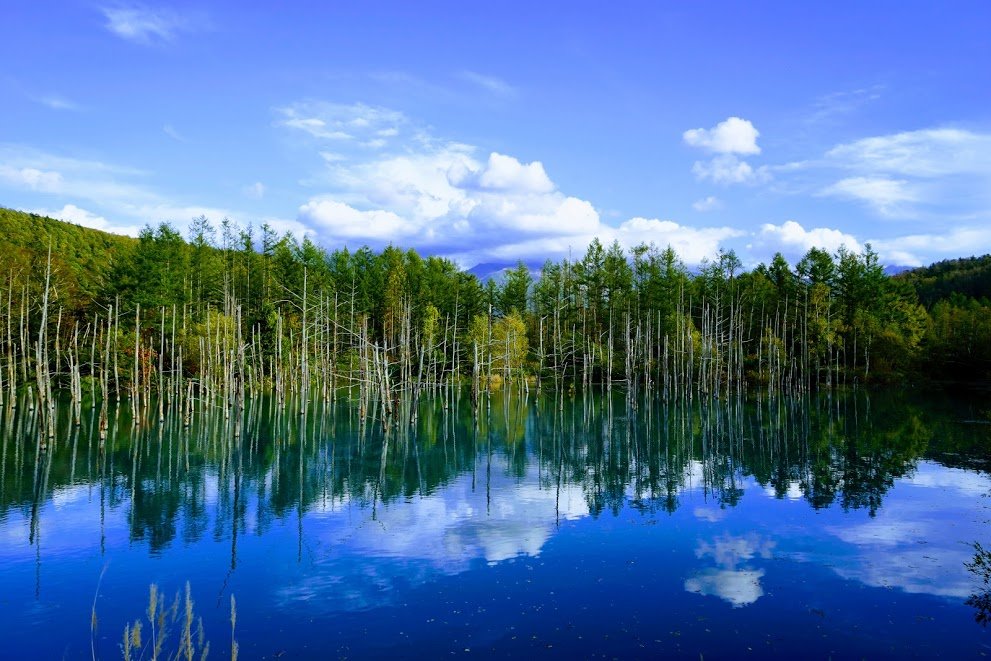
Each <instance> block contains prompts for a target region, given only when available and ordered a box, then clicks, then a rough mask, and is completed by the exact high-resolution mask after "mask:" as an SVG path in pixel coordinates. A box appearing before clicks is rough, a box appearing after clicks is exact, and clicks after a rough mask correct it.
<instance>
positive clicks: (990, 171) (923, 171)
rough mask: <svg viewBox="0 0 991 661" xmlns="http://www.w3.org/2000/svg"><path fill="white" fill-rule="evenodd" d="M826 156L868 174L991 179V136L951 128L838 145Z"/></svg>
mask: <svg viewBox="0 0 991 661" xmlns="http://www.w3.org/2000/svg"><path fill="white" fill-rule="evenodd" d="M826 157H827V158H828V159H830V160H831V161H832V162H834V163H836V164H837V165H839V166H841V167H845V168H850V169H853V170H860V171H864V172H867V173H884V174H888V175H896V176H906V177H920V178H934V177H944V176H947V175H955V174H978V175H982V176H986V177H991V135H989V134H982V133H973V132H971V131H964V130H960V129H951V128H936V129H924V130H919V131H907V132H904V133H895V134H892V135H882V136H876V137H870V138H864V139H862V140H857V141H855V142H851V143H847V144H841V145H837V146H836V147H833V148H832V149H831V150H829V152H827V153H826Z"/></svg>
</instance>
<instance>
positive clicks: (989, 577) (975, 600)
mask: <svg viewBox="0 0 991 661" xmlns="http://www.w3.org/2000/svg"><path fill="white" fill-rule="evenodd" d="M964 566H965V567H966V568H967V570H968V571H970V572H971V573H972V574H974V575H975V576H977V577H978V578H979V579H981V584H982V588H981V589H980V590H978V591H977V592H974V593H973V594H972V595H970V596H969V597H968V598H967V605H968V606H973V607H974V610H975V611H976V612H975V613H974V620H975V621H976V622H978V623H979V624H981V625H982V626H987V625H988V622H991V551H989V550H987V549H985V548H984V547H983V546H981V544H980V543H979V542H975V543H974V559H973V560H971V561H970V562H968V563H965V564H964Z"/></svg>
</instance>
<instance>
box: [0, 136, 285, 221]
mask: <svg viewBox="0 0 991 661" xmlns="http://www.w3.org/2000/svg"><path fill="white" fill-rule="evenodd" d="M148 174H149V173H147V172H144V171H142V170H138V169H135V168H129V167H123V166H119V165H115V164H112V163H106V162H103V161H96V160H92V159H78V158H72V157H67V156H60V155H56V154H50V153H47V152H44V151H40V150H37V149H33V148H30V147H25V146H21V145H16V144H14V145H12V144H0V189H3V188H9V189H11V190H15V191H21V192H28V193H31V194H32V195H33V196H34V197H38V198H40V199H42V200H47V201H48V202H47V203H46V202H41V203H40V204H39V203H35V204H33V205H31V208H32V209H37V208H38V207H39V206H41V205H46V208H47V209H48V211H49V212H50V213H51V215H54V216H56V217H59V218H63V219H67V220H71V221H72V222H76V223H79V224H87V223H89V224H88V225H87V226H92V227H97V228H98V229H103V230H106V231H112V232H118V233H124V234H128V233H131V234H133V228H134V227H136V226H143V225H144V224H146V223H151V224H157V223H159V222H163V221H169V222H175V223H177V224H178V225H179V226H180V227H182V226H184V224H185V223H186V222H188V221H189V220H190V219H192V218H195V217H197V216H201V215H203V216H207V217H208V218H210V219H211V220H213V221H215V222H219V221H220V220H222V219H223V218H224V217H232V218H242V219H244V218H246V216H244V215H240V214H236V213H234V212H233V211H231V210H230V209H220V208H216V207H210V206H205V205H199V204H185V203H183V202H178V201H176V200H174V199H171V198H170V197H167V196H165V195H162V194H160V193H159V192H157V191H155V190H153V189H152V188H151V187H149V186H147V185H146V184H145V182H144V181H143V179H145V178H146V177H147V176H148ZM66 200H68V201H69V202H68V203H66ZM59 205H62V208H61V210H58V209H57V207H58V206H59ZM94 208H95V209H96V210H97V211H93V210H92V209H94ZM293 227H298V225H293Z"/></svg>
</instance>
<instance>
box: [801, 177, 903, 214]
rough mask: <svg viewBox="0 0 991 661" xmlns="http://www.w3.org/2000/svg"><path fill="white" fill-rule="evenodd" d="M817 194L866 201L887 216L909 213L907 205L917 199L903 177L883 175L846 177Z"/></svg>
mask: <svg viewBox="0 0 991 661" xmlns="http://www.w3.org/2000/svg"><path fill="white" fill-rule="evenodd" d="M818 195H825V196H828V195H831V196H834V197H841V198H846V199H852V200H858V201H861V202H865V203H867V204H868V205H869V206H870V207H872V208H873V209H874V210H875V211H877V213H879V214H880V215H882V216H888V217H892V218H893V217H902V218H904V217H907V216H910V215H911V211H909V210H908V205H909V204H910V203H913V202H918V201H919V194H918V192H917V190H916V189H915V188H914V187H912V186H911V185H910V184H909V182H908V181H906V180H904V179H887V178H884V177H848V178H846V179H840V180H839V181H837V182H836V183H834V184H831V185H829V186H827V187H826V188H824V189H822V191H821V192H820V193H818Z"/></svg>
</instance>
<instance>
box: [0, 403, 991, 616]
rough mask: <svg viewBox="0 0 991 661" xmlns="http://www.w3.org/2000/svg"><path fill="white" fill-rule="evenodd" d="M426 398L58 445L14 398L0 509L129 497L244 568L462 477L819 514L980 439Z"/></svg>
mask: <svg viewBox="0 0 991 661" xmlns="http://www.w3.org/2000/svg"><path fill="white" fill-rule="evenodd" d="M416 406H417V415H416V416H415V417H412V418H411V424H410V425H409V427H408V428H401V429H400V430H392V431H391V432H390V433H389V435H387V434H385V433H384V432H383V431H382V429H381V425H376V424H367V422H366V420H365V419H363V418H362V417H361V416H360V415H359V412H358V409H357V407H356V406H354V405H353V404H352V403H351V402H349V401H348V400H347V399H346V398H344V397H342V398H340V399H337V400H332V401H330V402H327V403H318V404H315V405H314V406H313V407H312V408H311V410H309V411H307V412H306V415H295V414H291V413H287V411H293V410H298V409H294V408H293V407H292V406H288V405H287V407H280V406H278V405H276V403H275V402H274V401H272V400H260V401H257V402H255V403H253V404H251V405H249V406H248V407H247V408H246V410H245V411H244V413H243V416H241V417H238V418H236V419H234V418H232V419H228V418H227V417H225V416H223V415H222V414H221V413H211V412H210V411H209V410H203V411H200V412H199V413H198V414H197V416H196V418H195V419H194V421H193V424H192V425H191V426H190V427H189V428H185V427H183V426H182V425H181V424H180V422H179V421H166V422H164V423H158V421H157V420H140V421H138V423H137V424H132V422H131V420H130V419H129V414H128V413H127V411H126V409H124V410H123V412H114V413H113V414H112V415H111V416H110V429H109V433H108V435H107V438H106V441H105V443H101V442H100V440H99V438H98V437H97V436H96V435H95V434H96V428H97V426H96V425H95V424H91V423H92V422H93V421H92V420H88V419H85V412H84V420H83V424H82V425H81V427H80V428H78V429H76V428H74V427H72V426H71V425H70V424H69V420H68V416H67V415H65V416H63V417H62V421H63V424H64V425H65V429H66V431H65V432H64V433H63V434H60V435H59V437H58V438H59V439H63V440H61V441H58V440H57V441H56V442H55V443H53V444H52V445H51V447H50V448H48V450H47V451H43V450H41V449H39V447H38V445H37V424H36V419H35V418H36V416H34V414H33V413H32V412H31V411H29V410H28V409H27V407H19V408H18V409H16V410H8V411H7V412H6V413H4V414H3V415H4V418H3V422H2V425H3V427H2V428H3V434H4V438H3V448H2V454H0V515H3V514H5V513H6V512H7V511H8V510H11V509H20V510H21V511H23V512H24V513H25V514H27V515H29V516H31V517H32V518H33V519H39V518H43V517H44V515H45V511H46V510H45V508H44V507H43V505H44V504H45V503H46V502H48V501H49V500H50V499H51V498H52V494H53V493H54V492H57V491H60V490H64V489H67V488H70V487H72V486H73V485H88V486H89V487H90V488H94V487H95V488H97V489H98V490H99V502H100V503H101V506H102V505H103V504H104V503H105V506H106V507H109V508H110V509H111V510H113V509H115V508H120V507H125V508H127V510H126V511H127V512H128V524H129V531H130V537H131V539H132V540H134V541H144V542H146V543H147V545H148V548H149V550H150V551H151V552H152V553H157V552H159V551H161V550H162V549H164V548H166V547H167V546H169V545H170V544H172V543H173V542H174V541H175V540H176V539H178V540H179V541H180V542H181V543H182V544H193V543H195V542H197V541H198V540H201V539H203V538H204V537H205V536H207V535H211V536H212V537H213V538H214V539H215V540H218V541H220V540H228V541H230V542H231V547H232V549H231V551H232V566H233V565H234V563H235V562H236V551H237V539H238V536H239V535H243V534H247V533H246V531H249V530H250V531H251V533H252V534H257V535H262V534H264V533H265V531H266V530H267V529H269V528H270V527H271V526H272V525H273V523H274V522H277V521H283V520H287V519H289V518H290V517H292V518H295V517H299V520H300V524H302V520H303V518H304V517H305V515H306V514H307V513H309V512H313V511H330V510H334V509H338V508H341V507H343V506H345V505H347V506H355V507H358V508H362V509H367V510H369V511H370V512H371V514H372V516H373V517H374V516H375V513H376V508H377V507H379V506H385V505H388V504H390V503H393V502H396V501H409V500H411V499H416V498H422V497H426V496H430V495H432V494H437V493H439V492H442V491H443V490H444V489H445V488H447V487H448V486H449V485H451V484H453V483H454V482H455V481H457V480H458V479H459V478H460V477H461V476H470V477H471V488H472V489H484V490H486V491H485V493H487V494H488V493H489V491H488V489H489V487H490V484H491V482H492V480H493V479H495V477H500V478H508V479H511V480H513V481H515V482H516V483H518V484H521V483H523V482H524V481H527V480H530V479H534V481H535V483H536V484H537V485H538V487H539V489H540V490H544V491H548V492H552V493H554V494H556V495H557V497H560V494H561V493H562V490H564V489H575V488H577V489H580V492H581V493H582V494H583V495H584V499H585V501H586V503H587V509H588V512H589V513H590V514H591V515H592V516H602V515H604V514H605V513H606V512H609V513H612V514H617V513H619V512H620V511H621V510H623V509H624V508H626V507H632V508H635V509H637V510H639V511H642V512H644V513H654V512H666V513H673V512H675V511H676V510H677V509H678V508H679V507H680V498H681V495H682V494H683V493H685V491H686V490H690V489H699V490H701V491H702V492H703V493H704V495H705V497H706V498H707V499H709V498H711V499H712V500H713V501H714V502H715V503H717V504H718V505H719V507H722V508H732V507H735V506H736V505H738V504H739V503H740V502H741V500H742V499H744V498H746V497H747V495H746V494H747V491H746V490H745V486H746V485H747V484H753V483H756V484H758V485H759V486H761V487H763V488H764V490H765V491H766V492H767V493H770V494H773V496H774V497H777V498H802V499H804V500H805V501H806V502H807V503H808V504H809V505H810V506H811V507H813V508H816V509H819V508H826V507H830V506H834V505H839V506H841V507H843V508H845V509H864V510H867V512H868V513H870V514H871V515H873V514H874V513H876V512H877V511H878V509H879V508H880V507H881V505H882V502H883V500H884V497H885V495H886V494H887V492H888V491H889V490H890V489H891V487H892V485H893V483H894V481H895V480H896V479H898V478H899V477H901V476H903V475H905V474H906V473H907V472H908V471H911V470H912V469H913V468H914V467H915V465H916V463H917V461H918V460H919V459H921V458H930V457H938V458H939V459H940V460H941V461H942V460H944V459H945V460H947V461H951V460H954V458H956V460H957V461H959V460H960V459H959V457H960V453H959V452H956V451H955V450H956V448H958V447H961V446H964V447H965V448H966V449H967V452H969V453H970V454H969V455H968V456H974V453H973V449H974V447H976V446H979V445H980V444H977V443H975V441H974V440H973V433H974V430H973V429H966V430H961V428H960V425H959V424H958V423H957V420H958V419H959V418H958V417H955V416H954V414H953V412H952V411H950V412H949V413H941V414H937V413H934V410H933V409H931V408H927V407H926V404H925V402H913V401H911V399H910V398H907V397H904V396H893V397H890V398H889V397H887V396H885V395H883V394H881V395H878V394H874V395H871V397H870V398H868V396H867V395H866V394H864V393H862V392H861V393H846V394H840V393H827V394H822V395H817V396H813V395H807V396H805V397H801V398H771V399H763V400H755V401H749V402H746V401H741V400H730V401H719V400H704V401H698V400H696V401H684V400H683V401H661V400H660V399H653V398H650V397H648V398H646V401H643V402H640V403H639V404H638V405H637V406H635V407H633V406H630V402H629V400H628V398H627V397H626V396H625V395H624V394H623V393H619V392H614V393H598V392H585V393H582V392H579V393H577V394H570V395H565V396H564V399H563V400H562V399H561V398H560V396H549V397H535V396H527V395H525V394H519V393H495V394H493V395H492V400H491V403H490V405H488V406H486V407H482V408H481V409H479V410H478V411H477V412H476V410H475V409H473V407H472V406H471V404H470V400H469V399H468V398H467V396H464V397H462V394H461V393H459V392H458V391H455V390H449V391H446V392H442V393H441V394H438V395H437V396H435V397H422V398H421V399H420V400H419V402H418V403H417V404H416ZM90 415H91V416H92V415H96V413H95V412H94V413H91V414H90ZM984 452H985V453H986V450H985V451H984ZM982 456H983V455H982ZM494 459H497V460H498V461H494ZM984 465H991V463H989V462H983V463H981V466H984ZM494 467H497V468H494ZM493 471H499V472H500V473H501V475H499V476H496V475H493ZM487 502H488V506H489V507H492V505H493V503H492V502H491V500H489V501H487ZM36 523H39V522H37V521H36V522H35V523H32V530H38V529H40V525H36ZM975 566H983V565H975ZM976 603H977V602H975V604H976Z"/></svg>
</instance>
